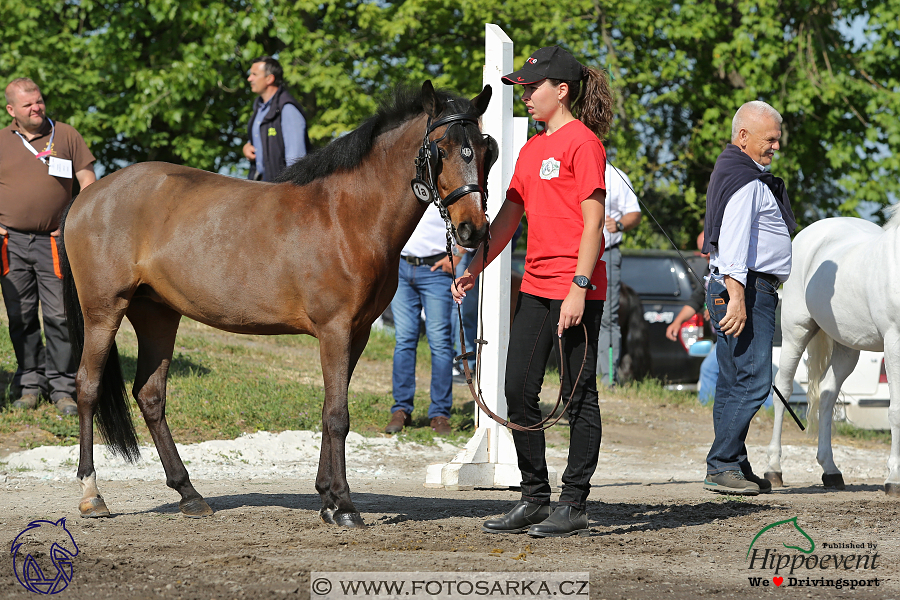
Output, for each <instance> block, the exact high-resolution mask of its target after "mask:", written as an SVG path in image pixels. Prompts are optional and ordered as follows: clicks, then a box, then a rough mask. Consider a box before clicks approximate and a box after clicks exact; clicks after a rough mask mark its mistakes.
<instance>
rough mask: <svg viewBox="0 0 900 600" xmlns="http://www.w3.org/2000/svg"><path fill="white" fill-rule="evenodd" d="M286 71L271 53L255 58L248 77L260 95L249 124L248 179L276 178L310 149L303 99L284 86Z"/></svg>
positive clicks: (246, 148) (247, 148)
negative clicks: (302, 107) (301, 104)
mask: <svg viewBox="0 0 900 600" xmlns="http://www.w3.org/2000/svg"><path fill="white" fill-rule="evenodd" d="M283 77H284V71H283V70H282V68H281V64H280V63H279V62H278V61H277V60H275V59H274V58H272V57H271V56H261V57H259V58H257V59H256V60H254V61H253V65H252V66H251V67H250V74H249V75H248V76H247V81H249V82H250V89H251V90H252V91H253V92H254V93H255V94H258V95H259V98H257V99H256V101H255V102H254V103H253V116H251V117H250V124H249V126H248V127H247V134H248V136H249V137H250V141H249V142H247V143H246V144H244V149H243V150H244V156H246V157H247V160H249V161H250V174H249V176H248V179H254V180H257V181H275V179H277V178H278V176H279V175H281V172H282V171H284V169H285V168H286V167H288V166H290V165H292V164H294V163H295V162H297V161H298V160H300V159H301V158H303V157H304V156H306V154H307V153H308V152H309V134H308V132H307V127H306V117H305V116H304V114H303V110H302V109H301V108H300V103H299V102H297V100H296V99H295V98H294V97H293V96H291V95H290V94H289V93H288V91H287V90H286V89H284V81H283Z"/></svg>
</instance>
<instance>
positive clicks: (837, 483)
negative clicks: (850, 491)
mask: <svg viewBox="0 0 900 600" xmlns="http://www.w3.org/2000/svg"><path fill="white" fill-rule="evenodd" d="M822 485H824V486H825V487H826V488H835V489H838V490H842V489H844V476H843V475H841V474H840V473H822Z"/></svg>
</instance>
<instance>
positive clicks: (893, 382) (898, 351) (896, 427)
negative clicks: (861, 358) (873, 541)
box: [884, 331, 900, 497]
mask: <svg viewBox="0 0 900 600" xmlns="http://www.w3.org/2000/svg"><path fill="white" fill-rule="evenodd" d="M884 368H885V370H886V371H887V376H888V385H889V386H890V390H891V405H890V407H889V408H888V422H889V423H890V426H891V455H890V458H888V476H887V479H886V480H885V482H884V493H885V494H887V495H888V496H897V497H900V337H898V335H897V332H896V331H892V332H889V333H888V334H886V335H885V336H884Z"/></svg>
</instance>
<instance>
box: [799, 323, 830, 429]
mask: <svg viewBox="0 0 900 600" xmlns="http://www.w3.org/2000/svg"><path fill="white" fill-rule="evenodd" d="M806 351H807V353H808V354H809V361H808V362H807V375H808V377H807V380H808V381H809V386H808V388H807V390H806V421H807V428H806V433H807V434H808V435H816V434H817V433H818V431H819V397H820V396H821V394H822V390H821V384H822V378H823V377H824V376H825V370H826V369H828V365H830V364H831V354H832V352H834V340H833V339H831V336H830V335H828V334H827V333H825V332H824V331H822V330H821V329H820V330H819V333H817V334H816V335H815V336H814V337H813V339H812V341H811V342H810V343H809V345H808V346H807V347H806Z"/></svg>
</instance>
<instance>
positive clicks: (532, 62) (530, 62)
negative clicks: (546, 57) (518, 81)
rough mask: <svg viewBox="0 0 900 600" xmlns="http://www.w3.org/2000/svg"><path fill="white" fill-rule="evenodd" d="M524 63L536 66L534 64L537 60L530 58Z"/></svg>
mask: <svg viewBox="0 0 900 600" xmlns="http://www.w3.org/2000/svg"><path fill="white" fill-rule="evenodd" d="M525 62H527V63H528V64H529V65H536V64H537V63H538V59H536V58H535V57H533V56H532V57H531V58H529V59H528V60H526V61H525Z"/></svg>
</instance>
